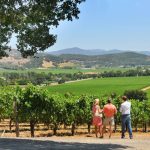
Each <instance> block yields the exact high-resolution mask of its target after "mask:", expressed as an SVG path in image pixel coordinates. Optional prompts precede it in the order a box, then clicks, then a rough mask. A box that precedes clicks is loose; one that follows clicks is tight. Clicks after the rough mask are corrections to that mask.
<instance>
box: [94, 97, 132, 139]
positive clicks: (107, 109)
mask: <svg viewBox="0 0 150 150" xmlns="http://www.w3.org/2000/svg"><path fill="white" fill-rule="evenodd" d="M122 100H123V102H122V104H121V106H120V112H121V122H122V132H121V133H122V134H121V138H125V132H126V130H127V129H128V132H129V138H130V139H132V138H133V135H132V127H131V116H130V110H131V102H129V101H128V99H127V97H126V96H122ZM92 112H93V125H94V126H95V135H96V137H98V133H99V137H100V138H103V137H104V133H105V130H106V126H109V128H108V131H109V138H111V135H112V126H113V125H114V124H115V121H114V116H115V115H117V109H116V106H115V105H113V104H112V102H111V99H110V98H109V99H108V100H107V104H106V105H105V106H104V107H103V109H101V108H100V105H99V99H95V101H94V104H93V108H92ZM102 118H104V119H102Z"/></svg>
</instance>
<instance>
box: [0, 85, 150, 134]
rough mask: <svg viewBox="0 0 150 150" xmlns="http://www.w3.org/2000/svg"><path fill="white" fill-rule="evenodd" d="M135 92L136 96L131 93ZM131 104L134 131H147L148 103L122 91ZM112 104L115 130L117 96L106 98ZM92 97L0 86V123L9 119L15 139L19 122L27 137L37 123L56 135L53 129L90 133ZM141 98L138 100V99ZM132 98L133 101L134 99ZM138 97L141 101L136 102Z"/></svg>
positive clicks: (103, 98)
mask: <svg viewBox="0 0 150 150" xmlns="http://www.w3.org/2000/svg"><path fill="white" fill-rule="evenodd" d="M135 92H136V93H137V94H136V97H134V94H132V93H135ZM127 94H129V95H128V96H130V98H131V99H130V100H131V102H132V110H131V115H132V124H133V127H135V130H136V131H137V130H138V127H140V128H143V131H145V132H146V131H147V127H148V125H149V124H150V100H149V99H147V97H146V94H143V93H142V94H141V91H140V92H139V91H132V92H131V91H126V95H127ZM110 96H111V98H112V99H113V104H114V105H116V107H117V109H118V114H117V115H116V117H115V131H116V130H117V129H118V126H120V123H121V121H120V118H121V117H120V113H119V107H120V105H121V99H120V96H117V95H116V94H115V93H113V94H112V95H110ZM97 97H98V96H96V95H88V94H87V95H79V96H77V95H72V94H70V93H66V94H64V95H62V94H53V95H52V94H50V93H49V92H48V91H47V90H45V89H43V88H42V87H39V86H34V85H32V84H29V85H27V86H26V87H25V88H20V87H19V86H16V87H1V89H0V120H1V121H2V120H3V119H9V120H10V130H11V124H12V122H14V123H15V125H16V136H19V123H29V124H30V131H31V137H34V135H35V134H34V131H35V127H36V125H37V124H39V123H43V124H45V126H47V128H51V129H52V130H53V134H54V135H56V134H57V130H58V129H59V128H61V127H62V125H63V126H65V127H66V128H67V127H68V128H70V133H71V134H72V135H74V134H75V129H76V128H77V127H78V126H80V125H84V126H87V131H88V132H89V133H90V129H91V125H92V124H91V123H92V105H93V101H94V99H95V98H97ZM141 97H142V98H141ZM107 98H108V97H101V98H100V106H101V107H103V106H104V105H105V104H106V102H107ZM134 98H135V99H134ZM140 98H141V99H140Z"/></svg>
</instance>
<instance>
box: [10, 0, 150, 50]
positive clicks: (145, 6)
mask: <svg viewBox="0 0 150 150" xmlns="http://www.w3.org/2000/svg"><path fill="white" fill-rule="evenodd" d="M149 6H150V0H86V2H85V3H82V4H81V5H80V10H81V13H80V15H79V17H80V18H79V19H78V20H74V21H73V22H67V21H65V22H62V23H61V24H60V25H59V27H58V28H57V29H54V30H52V33H54V34H57V42H56V43H55V45H54V46H52V47H51V48H49V49H48V50H49V51H53V50H59V49H64V48H70V47H80V48H83V49H107V50H109V49H120V50H137V51H143V50H150V8H149ZM14 41H15V40H13V41H12V43H11V44H12V46H13V45H14Z"/></svg>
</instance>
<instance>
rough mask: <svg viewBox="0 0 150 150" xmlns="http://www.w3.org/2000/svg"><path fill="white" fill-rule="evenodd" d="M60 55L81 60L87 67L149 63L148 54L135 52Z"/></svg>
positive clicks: (64, 57) (73, 59)
mask: <svg viewBox="0 0 150 150" xmlns="http://www.w3.org/2000/svg"><path fill="white" fill-rule="evenodd" d="M60 57H61V58H62V59H65V60H67V61H74V62H75V61H77V62H82V64H84V65H85V66H89V67H90V66H98V67H101V66H121V65H122V66H137V65H150V56H147V55H144V54H139V53H135V52H124V53H117V54H107V55H98V56H86V55H73V54H63V55H60Z"/></svg>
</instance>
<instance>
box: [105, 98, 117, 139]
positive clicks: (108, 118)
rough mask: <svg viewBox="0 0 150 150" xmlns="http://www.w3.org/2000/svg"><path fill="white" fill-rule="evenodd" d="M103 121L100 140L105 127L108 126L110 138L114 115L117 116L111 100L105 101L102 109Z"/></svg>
mask: <svg viewBox="0 0 150 150" xmlns="http://www.w3.org/2000/svg"><path fill="white" fill-rule="evenodd" d="M103 114H104V117H105V118H104V121H103V132H102V138H103V135H104V132H105V129H106V126H109V138H111V134H112V126H113V125H114V115H116V114H117V109H116V107H115V105H113V104H112V103H111V99H108V100H107V104H106V105H105V106H104V108H103Z"/></svg>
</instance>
